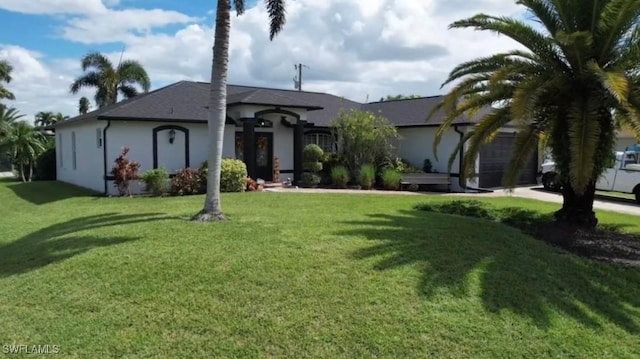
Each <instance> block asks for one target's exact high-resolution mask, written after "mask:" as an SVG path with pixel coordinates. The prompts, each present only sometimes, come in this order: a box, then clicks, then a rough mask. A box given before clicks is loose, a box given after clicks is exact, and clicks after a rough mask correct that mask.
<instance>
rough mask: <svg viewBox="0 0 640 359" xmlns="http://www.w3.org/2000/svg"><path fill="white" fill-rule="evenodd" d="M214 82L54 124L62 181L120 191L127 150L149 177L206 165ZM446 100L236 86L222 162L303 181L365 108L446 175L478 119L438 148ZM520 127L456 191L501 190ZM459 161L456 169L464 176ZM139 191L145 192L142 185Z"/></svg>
mask: <svg viewBox="0 0 640 359" xmlns="http://www.w3.org/2000/svg"><path fill="white" fill-rule="evenodd" d="M208 100H209V84H207V83H200V82H191V81H181V82H177V83H175V84H172V85H169V86H166V87H163V88H160V89H157V90H155V91H152V92H149V93H147V94H143V95H140V96H137V97H134V98H132V99H129V100H125V101H121V102H119V103H116V104H114V105H110V106H106V107H103V108H100V109H97V110H95V111H93V112H89V113H87V114H83V115H80V116H77V117H74V118H71V119H69V120H67V121H64V122H61V123H59V124H57V125H56V126H55V136H56V152H57V165H58V171H57V179H58V180H59V181H63V182H67V183H71V184H75V185H78V186H81V187H85V188H88V189H92V190H95V191H98V192H102V193H104V194H107V195H109V194H116V193H117V191H116V188H115V187H114V185H113V177H112V176H111V175H110V171H111V168H112V166H113V163H114V160H115V159H116V157H118V156H119V154H120V152H121V150H122V148H123V147H128V148H130V152H129V155H128V157H129V158H130V159H131V160H134V161H137V162H139V163H140V164H141V171H146V170H149V169H153V168H158V167H164V168H165V169H167V170H168V171H169V172H174V171H176V170H178V169H180V168H185V167H196V168H197V167H199V166H200V164H201V163H202V162H204V161H205V160H206V158H207V136H208V131H207V105H208ZM440 100H441V97H425V98H418V99H410V100H398V101H388V102H376V103H367V104H362V103H358V102H354V101H350V100H348V99H345V98H342V97H338V96H335V95H331V94H327V93H317V92H306V91H293V90H282V89H272V88H259V87H250V86H236V85H228V88H227V120H226V125H225V133H224V148H223V154H222V155H223V157H232V158H240V159H242V160H243V161H245V163H246V164H247V169H248V171H249V175H250V176H251V177H253V178H262V179H264V180H265V181H272V180H273V179H274V178H273V175H274V162H275V161H274V159H275V158H277V159H278V167H279V173H280V174H281V175H280V178H281V180H282V179H285V178H287V177H290V178H293V179H299V178H300V175H301V173H302V149H303V147H304V146H305V145H307V144H310V143H315V144H318V145H319V146H320V147H322V148H323V149H325V150H328V151H331V150H333V149H334V148H335V145H334V139H333V135H332V134H331V130H330V122H331V120H332V119H334V118H335V117H336V116H337V115H338V114H339V113H340V111H348V110H350V109H362V110H367V111H372V112H375V113H379V114H381V115H383V116H385V117H386V118H388V119H389V120H390V121H391V123H393V124H394V125H395V126H397V128H398V131H399V133H400V136H401V139H400V140H399V143H398V157H402V158H404V159H406V160H408V161H409V162H411V163H412V164H413V165H415V166H417V167H420V168H421V167H422V164H423V161H424V160H425V159H426V158H429V159H430V160H431V161H432V164H433V169H434V170H436V171H438V172H446V171H447V163H448V159H449V156H450V154H451V153H452V152H453V151H454V150H455V148H456V145H457V144H458V142H459V140H460V138H461V137H462V136H463V135H464V134H465V133H466V131H468V130H469V129H470V128H471V127H472V126H473V125H474V124H475V121H476V119H462V118H461V119H459V120H458V121H457V122H456V123H455V125H454V126H453V127H452V128H451V129H450V130H449V131H448V132H447V133H446V134H445V136H444V138H443V140H442V142H441V144H440V146H439V150H438V159H436V158H435V156H434V154H433V150H432V145H433V139H434V136H435V133H436V130H437V128H438V126H439V125H440V123H441V120H442V117H441V116H440V117H438V116H435V117H434V118H432V119H431V120H430V121H429V122H426V121H425V119H426V117H427V114H429V112H430V111H431V109H432V108H433V106H435V105H436V104H437V103H438V102H439V101H440ZM514 133H515V129H513V128H504V130H503V133H502V134H501V135H500V136H498V137H497V138H496V140H495V141H494V142H493V143H492V144H490V145H487V146H485V148H483V150H482V152H481V153H480V156H479V159H478V164H477V173H478V178H475V179H471V180H469V181H467V182H465V183H459V181H458V180H455V179H454V180H453V181H452V182H453V186H452V188H453V189H454V190H460V191H462V190H465V189H467V188H468V187H483V188H489V187H497V186H500V182H501V178H502V174H503V168H504V166H505V164H506V163H507V161H508V160H509V158H510V155H511V146H512V145H513V140H514ZM459 157H460V154H458V156H457V160H456V163H455V164H454V167H453V169H452V172H451V176H452V177H454V178H458V177H459V173H460V171H459V167H460V158H459ZM537 169H538V160H537V156H535V158H532V161H531V162H530V163H529V164H527V166H526V168H524V169H523V175H522V177H521V183H522V184H532V183H536V173H537ZM138 190H140V189H139V188H138Z"/></svg>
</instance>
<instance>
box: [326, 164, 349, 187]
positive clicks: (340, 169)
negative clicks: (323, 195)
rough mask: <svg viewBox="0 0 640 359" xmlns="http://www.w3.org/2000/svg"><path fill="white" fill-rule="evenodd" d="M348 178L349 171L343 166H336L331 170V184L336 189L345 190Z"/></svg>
mask: <svg viewBox="0 0 640 359" xmlns="http://www.w3.org/2000/svg"><path fill="white" fill-rule="evenodd" d="M350 177H351V176H350V175H349V170H348V169H347V167H345V166H336V167H333V168H332V169H331V183H333V185H334V186H335V187H336V188H346V187H347V183H349V178H350Z"/></svg>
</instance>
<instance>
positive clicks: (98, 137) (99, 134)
mask: <svg viewBox="0 0 640 359" xmlns="http://www.w3.org/2000/svg"><path fill="white" fill-rule="evenodd" d="M96 142H97V145H98V148H102V129H101V128H96Z"/></svg>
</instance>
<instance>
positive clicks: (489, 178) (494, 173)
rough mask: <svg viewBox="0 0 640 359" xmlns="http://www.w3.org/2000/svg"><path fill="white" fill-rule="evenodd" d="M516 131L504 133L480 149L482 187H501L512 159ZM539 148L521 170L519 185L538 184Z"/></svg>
mask: <svg viewBox="0 0 640 359" xmlns="http://www.w3.org/2000/svg"><path fill="white" fill-rule="evenodd" d="M514 142H515V133H502V134H500V135H498V137H496V139H495V140H494V141H493V142H492V143H490V144H487V145H485V146H483V147H482V149H481V150H480V171H479V174H478V175H479V177H480V187H482V188H492V187H501V186H502V178H503V176H504V169H505V167H506V166H507V163H509V160H510V159H511V155H512V153H513V144H514ZM537 159H538V150H537V149H536V150H535V153H533V155H532V156H531V158H530V159H529V161H528V162H527V164H526V165H525V166H524V167H523V168H522V169H521V171H520V178H519V180H518V184H519V185H527V184H536V179H537V178H536V177H537V172H538V164H537Z"/></svg>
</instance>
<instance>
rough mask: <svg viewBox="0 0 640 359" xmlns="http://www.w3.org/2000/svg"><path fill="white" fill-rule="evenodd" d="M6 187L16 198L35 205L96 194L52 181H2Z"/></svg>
mask: <svg viewBox="0 0 640 359" xmlns="http://www.w3.org/2000/svg"><path fill="white" fill-rule="evenodd" d="M3 182H5V183H7V185H6V187H7V188H9V189H10V190H12V191H13V193H15V195H16V196H18V197H20V198H22V199H23V200H25V201H27V202H31V203H33V204H36V205H41V204H47V203H51V202H56V201H61V200H65V199H69V198H74V197H86V196H95V195H97V193H96V192H92V191H89V190H87V189H83V188H80V187H76V186H73V185H70V184H67V183H62V182H54V181H36V182H27V183H23V182H18V181H16V180H4V181H3Z"/></svg>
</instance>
